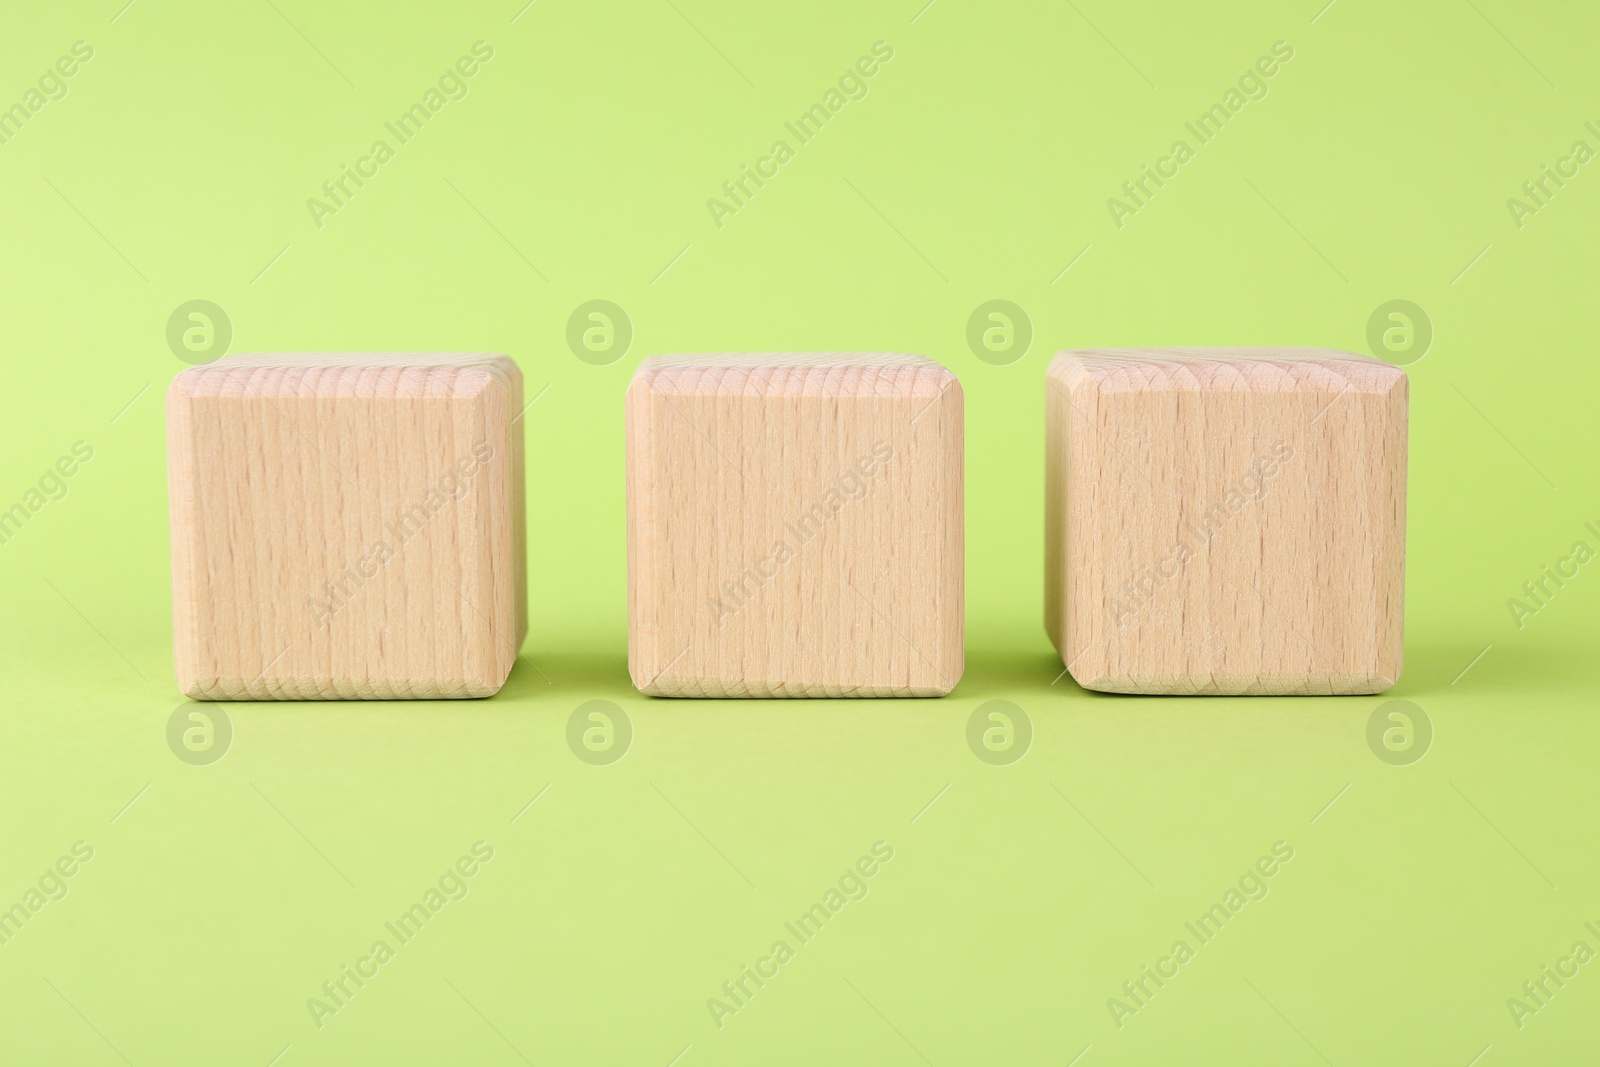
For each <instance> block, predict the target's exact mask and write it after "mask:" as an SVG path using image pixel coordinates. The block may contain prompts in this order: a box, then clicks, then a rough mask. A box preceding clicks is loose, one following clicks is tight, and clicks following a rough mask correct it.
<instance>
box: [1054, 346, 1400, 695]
mask: <svg viewBox="0 0 1600 1067" xmlns="http://www.w3.org/2000/svg"><path fill="white" fill-rule="evenodd" d="M1048 379H1049V380H1048V382H1047V388H1048V399H1047V405H1048V423H1049V426H1048V434H1047V437H1048V450H1049V451H1048V456H1047V468H1048V470H1047V502H1046V509H1047V529H1046V541H1047V594H1046V625H1047V629H1048V630H1049V632H1050V636H1051V639H1052V640H1053V641H1054V643H1055V645H1056V647H1057V649H1058V650H1059V651H1060V653H1061V657H1062V661H1063V662H1064V663H1065V664H1066V665H1067V667H1068V668H1069V670H1070V671H1071V672H1072V675H1073V677H1074V678H1075V679H1076V680H1078V682H1079V684H1081V685H1083V686H1084V687H1085V688H1088V689H1097V690H1102V691H1106V692H1120V693H1180V694H1213V693H1215V694H1222V693H1229V694H1339V693H1345V694H1349V693H1376V692H1381V691H1382V690H1384V689H1386V688H1388V687H1389V686H1390V685H1392V684H1393V683H1394V681H1395V680H1396V679H1397V678H1398V677H1399V674H1400V668H1401V659H1402V627H1403V614H1404V613H1403V597H1404V573H1405V493H1406V484H1405V476H1406V419H1407V390H1406V379H1405V376H1404V375H1403V374H1402V373H1401V372H1399V371H1398V370H1396V369H1395V368H1393V367H1390V366H1389V365H1387V364H1384V363H1381V362H1379V361H1377V360H1370V359H1366V358H1364V357H1360V356H1354V355H1349V354H1346V353H1340V352H1331V351H1325V350H1315V349H1312V350H1282V349H1265V350H1248V349H1246V350H1150V351H1106V352H1077V353H1063V354H1062V355H1061V356H1059V357H1057V359H1056V361H1055V362H1054V363H1053V364H1052V365H1051V368H1050V372H1049V375H1048Z"/></svg>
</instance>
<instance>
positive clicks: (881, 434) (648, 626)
mask: <svg viewBox="0 0 1600 1067" xmlns="http://www.w3.org/2000/svg"><path fill="white" fill-rule="evenodd" d="M626 407H627V438H628V545H629V551H628V606H629V627H628V632H629V640H628V666H629V672H630V674H631V675H632V677H633V681H634V684H635V685H636V686H637V687H638V688H639V689H640V690H641V691H642V692H645V693H647V694H651V695H655V696H696V697H800V696H830V697H839V696H942V695H944V694H945V693H947V692H949V691H950V689H951V688H952V687H953V686H954V685H955V683H956V681H957V680H958V679H959V678H960V676H961V672H962V670H963V667H964V650H963V625H964V614H963V611H964V607H963V592H964V542H963V486H962V463H963V430H962V418H963V411H962V393H961V386H960V384H959V383H958V382H957V381H956V379H955V376H954V375H952V374H951V373H950V372H949V371H948V370H946V369H945V368H944V367H942V366H940V365H939V364H937V363H934V362H932V361H930V360H926V359H922V358H920V357H916V356H902V355H877V354H866V353H850V354H843V355H834V354H803V355H798V356H795V355H787V354H785V355H747V356H724V355H717V356H674V357H665V358H653V359H649V360H646V361H644V362H643V363H641V364H640V367H639V369H638V371H637V372H636V373H635V375H634V379H633V382H632V384H631V385H630V387H629V389H628V395H627V402H626Z"/></svg>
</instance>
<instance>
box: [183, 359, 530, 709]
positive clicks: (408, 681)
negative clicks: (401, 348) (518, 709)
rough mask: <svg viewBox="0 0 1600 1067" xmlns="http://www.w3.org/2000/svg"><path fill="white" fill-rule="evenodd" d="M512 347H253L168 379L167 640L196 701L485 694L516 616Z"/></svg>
mask: <svg viewBox="0 0 1600 1067" xmlns="http://www.w3.org/2000/svg"><path fill="white" fill-rule="evenodd" d="M521 410H522V375H521V372H520V371H518V370H517V367H516V364H514V363H512V362H511V360H509V359H507V358H506V357H504V356H493V355H468V354H437V355H436V354H426V355H411V354H408V355H395V354H376V355H251V356H234V357H230V358H227V359H222V360H218V361H216V362H214V363H210V364H206V365H204V366H199V367H194V368H192V369H190V370H186V371H184V372H183V373H182V374H180V375H178V377H177V378H176V379H175V380H174V381H173V383H172V388H171V389H170V391H169V392H168V394H167V451H168V480H169V491H170V497H171V501H170V507H171V519H172V590H173V598H172V599H173V612H172V614H173V631H174V633H173V638H174V640H173V644H174V653H175V659H176V661H177V675H178V685H179V688H181V689H182V690H183V692H184V693H186V694H187V695H188V696H190V697H192V698H194V699H197V700H331V699H404V698H440V697H483V696H490V695H492V694H493V693H495V692H497V691H498V690H499V689H500V687H501V685H503V684H504V683H505V680H506V677H507V675H508V674H509V673H510V671H511V666H512V663H513V662H514V661H515V659H516V656H517V653H518V650H519V649H520V648H521V646H522V639H523V637H524V635H525V634H526V633H527V625H528V621H527V598H526V588H527V580H526V564H525V556H524V527H523V477H522V464H523V455H522V424H521V422H520V421H519V415H520V412H521Z"/></svg>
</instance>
